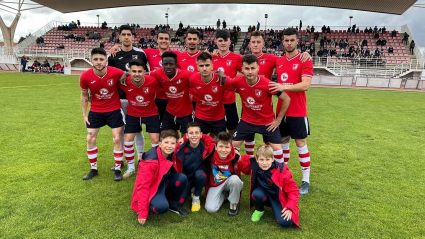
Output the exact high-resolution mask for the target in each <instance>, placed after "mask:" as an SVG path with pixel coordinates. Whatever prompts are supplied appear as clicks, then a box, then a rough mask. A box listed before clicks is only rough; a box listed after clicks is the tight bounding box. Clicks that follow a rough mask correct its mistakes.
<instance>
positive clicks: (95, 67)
mask: <svg viewBox="0 0 425 239" xmlns="http://www.w3.org/2000/svg"><path fill="white" fill-rule="evenodd" d="M105 68H106V65H104V66H102V68H100V69H99V68H98V67H97V66H94V69H96V71H98V72H101V71H103V70H104V69H105Z"/></svg>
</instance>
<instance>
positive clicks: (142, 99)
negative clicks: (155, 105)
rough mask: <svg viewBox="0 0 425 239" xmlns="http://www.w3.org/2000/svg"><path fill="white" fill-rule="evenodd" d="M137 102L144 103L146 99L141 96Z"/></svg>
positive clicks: (137, 98) (137, 97)
mask: <svg viewBox="0 0 425 239" xmlns="http://www.w3.org/2000/svg"><path fill="white" fill-rule="evenodd" d="M136 100H137V102H143V101H144V100H145V98H143V96H141V95H138V96H136Z"/></svg>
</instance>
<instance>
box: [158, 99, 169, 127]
mask: <svg viewBox="0 0 425 239" xmlns="http://www.w3.org/2000/svg"><path fill="white" fill-rule="evenodd" d="M155 105H156V107H158V114H159V120H160V122H162V118H163V117H164V113H165V108H167V105H168V100H166V99H155Z"/></svg>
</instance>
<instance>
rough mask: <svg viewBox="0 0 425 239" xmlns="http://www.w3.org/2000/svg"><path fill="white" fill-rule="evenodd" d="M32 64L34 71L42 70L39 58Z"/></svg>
mask: <svg viewBox="0 0 425 239" xmlns="http://www.w3.org/2000/svg"><path fill="white" fill-rule="evenodd" d="M32 65H33V69H34V72H33V73H35V72H36V71H38V72H40V68H41V64H40V62H38V61H37V60H35V61H34V63H33V64H32Z"/></svg>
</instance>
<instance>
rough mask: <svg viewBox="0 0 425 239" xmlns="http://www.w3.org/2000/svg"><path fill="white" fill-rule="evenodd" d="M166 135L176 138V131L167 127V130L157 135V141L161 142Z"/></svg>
mask: <svg viewBox="0 0 425 239" xmlns="http://www.w3.org/2000/svg"><path fill="white" fill-rule="evenodd" d="M167 137H173V138H176V140H177V134H176V131H175V130H172V129H167V130H163V131H161V134H160V135H159V141H160V142H162V140H163V139H165V138H167Z"/></svg>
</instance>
